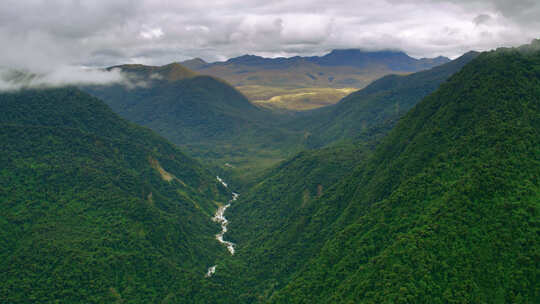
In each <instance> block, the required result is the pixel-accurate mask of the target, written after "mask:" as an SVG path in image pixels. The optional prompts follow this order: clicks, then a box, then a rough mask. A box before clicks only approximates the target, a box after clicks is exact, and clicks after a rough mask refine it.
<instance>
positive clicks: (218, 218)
mask: <svg viewBox="0 0 540 304" xmlns="http://www.w3.org/2000/svg"><path fill="white" fill-rule="evenodd" d="M216 179H217V180H218V182H220V183H221V184H222V185H223V186H224V187H225V188H228V187H229V186H228V185H227V183H225V181H223V179H221V178H220V177H219V176H216ZM238 196H239V194H238V193H235V192H233V193H232V199H231V200H230V201H229V202H228V203H227V205H225V206H221V207H219V208H218V210H217V211H216V214H215V215H214V217H213V218H212V220H213V221H214V222H217V223H220V224H221V232H220V233H218V234H216V239H217V240H218V242H220V243H221V244H223V245H225V246H226V247H227V250H229V252H230V253H231V255H234V246H235V245H234V243H233V242H229V241H225V240H223V235H225V233H226V232H227V225H228V224H229V221H228V220H227V219H226V218H225V216H224V214H225V211H226V210H227V208H229V207H230V206H231V203H232V202H234V201H236V200H237V199H238ZM216 267H217V265H214V266H212V267H210V268H208V272H207V273H206V277H207V278H209V277H211V276H212V275H213V274H214V273H216Z"/></svg>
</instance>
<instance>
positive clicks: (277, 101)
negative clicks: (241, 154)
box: [181, 49, 449, 109]
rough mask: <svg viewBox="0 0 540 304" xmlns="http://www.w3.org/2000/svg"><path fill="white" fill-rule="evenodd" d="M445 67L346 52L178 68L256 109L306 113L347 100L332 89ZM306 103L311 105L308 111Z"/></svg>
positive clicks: (389, 54)
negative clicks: (230, 88)
mask: <svg viewBox="0 0 540 304" xmlns="http://www.w3.org/2000/svg"><path fill="white" fill-rule="evenodd" d="M448 61H449V59H448V58H446V57H437V58H432V59H428V58H422V59H415V58H412V57H410V56H408V55H407V54H405V53H404V52H401V51H374V52H373V51H362V50H359V49H347V50H333V51H332V52H330V53H328V54H326V55H324V56H320V57H319V56H312V57H300V56H296V57H289V58H284V57H280V58H264V57H260V56H254V55H244V56H240V57H235V58H231V59H229V60H227V61H224V62H214V63H206V62H204V61H203V60H201V59H198V58H196V59H192V60H188V61H184V62H182V63H181V64H183V65H185V66H189V67H190V68H191V69H193V70H195V71H197V72H199V73H201V74H206V75H212V76H216V77H219V78H223V79H225V80H226V81H228V82H229V83H231V84H232V85H234V86H235V87H237V88H238V89H239V90H240V91H241V92H242V93H244V94H245V95H246V96H247V97H248V99H250V100H251V101H254V102H257V103H258V104H260V105H263V106H267V107H271V108H272V107H274V108H275V107H277V108H286V109H309V108H315V107H320V106H321V105H325V104H329V103H334V102H337V101H338V100H339V99H341V98H343V97H344V96H345V95H346V93H343V92H342V91H340V90H336V89H343V88H356V89H359V88H363V87H365V86H366V85H367V84H369V83H370V82H371V81H373V80H375V79H377V78H380V77H382V76H384V75H387V74H391V73H392V74H396V73H397V74H404V73H411V72H417V71H420V70H425V69H429V68H431V67H434V66H437V65H441V64H443V63H446V62H448ZM295 89H296V90H295ZM298 89H302V90H298ZM320 89H326V90H324V91H321V90H320ZM272 97H275V98H274V100H272ZM278 97H279V98H278ZM323 100H324V101H325V103H322V101H323ZM310 102H313V106H311V107H310V106H309V103H310ZM298 103H300V104H301V105H298Z"/></svg>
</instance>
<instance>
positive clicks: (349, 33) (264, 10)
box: [0, 0, 540, 79]
mask: <svg viewBox="0 0 540 304" xmlns="http://www.w3.org/2000/svg"><path fill="white" fill-rule="evenodd" d="M539 16H540V1H538V0H512V1H507V0H386V1H372V0H370V1H364V0H336V1H328V0H309V1H308V0H275V1H268V0H265V1H262V0H254V1H248V0H242V1H240V0H215V1H206V0H199V1H173V0H169V1H167V0H88V1H86V0H79V1H76V0H72V1H69V0H3V1H2V9H1V10H0V41H2V47H1V48H0V66H2V67H4V68H5V67H9V68H16V69H26V70H31V71H34V72H39V73H51V72H53V71H58V70H59V69H60V70H63V71H70V69H71V71H74V70H73V68H74V67H78V66H92V67H103V66H110V65H116V64H122V63H143V64H155V65H161V64H166V63H169V62H172V61H181V60H185V59H189V58H193V57H201V58H203V59H205V60H207V61H216V60H224V59H226V58H230V57H233V56H238V55H242V54H246V53H249V54H257V55H263V56H271V57H275V56H294V55H316V54H317V55H320V54H324V53H325V52H327V51H329V50H331V49H334V48H363V49H368V50H377V49H386V48H390V49H400V50H403V51H405V52H407V53H408V54H410V55H412V56H415V57H433V56H438V55H444V56H449V57H456V56H458V55H460V54H462V53H464V52H466V51H469V50H487V49H492V48H496V47H499V46H517V45H520V44H524V43H527V42H529V41H530V40H531V39H533V38H538V37H540V22H539V19H540V18H539ZM77 73H78V72H77ZM107 77H109V76H107ZM79 78H81V79H82V78H84V77H79ZM103 79H105V78H103Z"/></svg>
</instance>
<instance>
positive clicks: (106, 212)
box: [0, 89, 229, 303]
mask: <svg viewBox="0 0 540 304" xmlns="http://www.w3.org/2000/svg"><path fill="white" fill-rule="evenodd" d="M0 141H1V142H2V148H1V151H2V153H0V248H1V249H0V282H1V283H0V302H3V303H28V302H39V303H52V302H55V303H56V302H64V303H68V302H69V303H98V302H101V303H103V302H108V303H115V302H116V303H122V302H130V303H134V302H137V303H149V302H162V301H163V302H164V303H167V302H174V303H180V302H187V303H192V302H193V299H192V298H191V295H192V294H193V292H195V291H196V290H197V289H198V288H200V284H193V282H196V281H197V280H204V279H203V277H204V274H205V273H206V269H207V267H208V266H209V265H212V264H213V263H215V260H216V259H217V258H218V257H220V256H221V255H225V254H227V253H226V250H225V248H223V247H222V246H220V245H219V244H218V243H217V242H216V240H215V239H214V234H215V233H217V231H219V227H218V225H217V224H215V223H213V222H212V221H211V217H212V215H213V213H214V211H215V210H216V209H217V205H218V204H221V203H224V202H226V201H227V200H228V199H229V193H227V191H226V189H224V188H223V187H222V186H220V185H219V184H218V183H217V182H216V180H215V177H214V176H212V175H211V174H210V172H209V171H208V170H206V169H205V168H204V167H202V166H201V165H200V164H199V163H198V162H196V161H194V160H193V159H191V158H189V157H187V156H185V155H184V154H182V153H181V152H180V151H179V150H178V149H177V148H176V147H175V146H173V145H172V144H170V143H168V142H167V141H166V140H164V139H163V138H161V137H159V136H157V135H155V134H154V133H153V132H151V131H150V130H148V129H145V128H141V127H138V126H135V125H133V124H131V123H128V122H127V121H125V120H123V119H121V118H120V117H118V116H117V115H116V114H114V113H112V111H111V110H110V109H109V108H108V107H107V106H106V105H105V104H104V103H103V102H101V101H99V100H97V99H96V98H94V97H91V96H89V95H88V94H86V93H82V92H80V91H79V90H77V89H46V90H45V89H44V90H25V91H19V92H11V93H6V92H3V93H1V94H0Z"/></svg>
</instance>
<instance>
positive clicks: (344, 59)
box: [308, 49, 450, 72]
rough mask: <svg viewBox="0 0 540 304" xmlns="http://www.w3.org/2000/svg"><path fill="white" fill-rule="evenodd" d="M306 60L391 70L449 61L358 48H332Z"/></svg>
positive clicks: (432, 65)
mask: <svg viewBox="0 0 540 304" xmlns="http://www.w3.org/2000/svg"><path fill="white" fill-rule="evenodd" d="M308 61H310V62H314V63H316V64H318V65H323V66H355V67H359V68H363V67H369V66H373V65H384V66H386V67H387V68H389V69H390V70H392V71H401V72H407V71H410V72H416V71H419V70H424V69H429V68H432V67H434V66H438V65H441V64H444V63H447V62H449V61H450V59H448V58H446V57H442V56H439V57H436V58H422V59H415V58H412V57H410V56H409V55H407V54H406V53H404V52H401V51H389V50H386V51H377V52H367V51H362V50H359V49H345V50H333V51H332V52H330V53H329V54H326V55H324V56H322V57H309V58H308Z"/></svg>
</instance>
